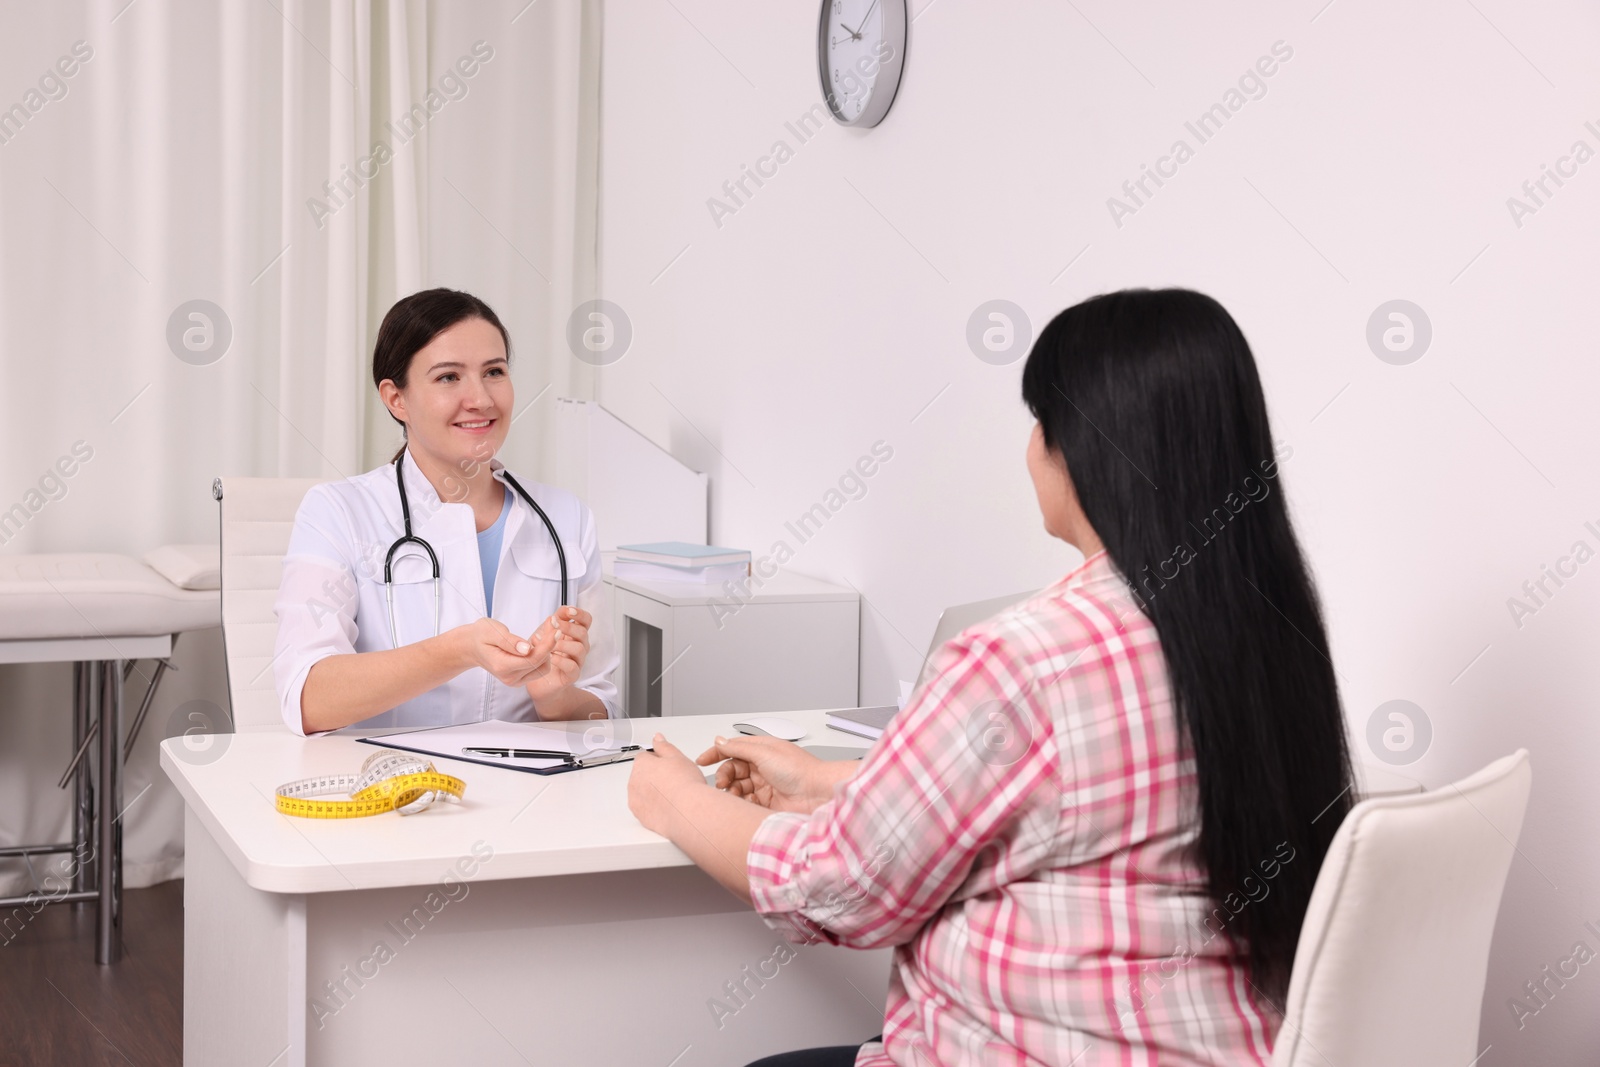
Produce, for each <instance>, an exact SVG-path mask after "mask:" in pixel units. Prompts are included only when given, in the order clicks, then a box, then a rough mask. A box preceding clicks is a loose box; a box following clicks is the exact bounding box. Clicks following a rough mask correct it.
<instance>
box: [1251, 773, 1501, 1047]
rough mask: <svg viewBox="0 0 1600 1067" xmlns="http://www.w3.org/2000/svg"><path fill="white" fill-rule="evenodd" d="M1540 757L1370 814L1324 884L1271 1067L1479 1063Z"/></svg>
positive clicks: (1346, 827) (1333, 849)
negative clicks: (1493, 968)
mask: <svg viewBox="0 0 1600 1067" xmlns="http://www.w3.org/2000/svg"><path fill="white" fill-rule="evenodd" d="M1532 778H1533V772H1532V771H1531V769H1530V768H1529V764H1528V751H1527V749H1521V750H1519V751H1517V752H1516V753H1514V754H1512V755H1510V756H1506V757H1504V758H1502V759H1498V760H1496V761H1494V762H1493V763H1491V764H1489V766H1487V767H1485V768H1484V769H1483V770H1481V771H1479V772H1478V773H1476V774H1474V775H1472V776H1470V777H1468V778H1464V779H1462V780H1461V781H1459V782H1456V783H1454V784H1452V785H1447V786H1445V787H1443V788H1441V789H1436V790H1434V791H1433V792H1431V793H1422V794H1420V795H1413V796H1397V797H1383V798H1379V799H1375V800H1366V801H1362V802H1361V803H1360V804H1357V805H1356V806H1355V807H1354V808H1353V809H1351V811H1350V814H1349V815H1348V816H1347V817H1346V818H1345V821H1344V824H1343V825H1341V826H1340V827H1339V831H1338V833H1337V834H1335V835H1334V839H1333V843H1332V845H1331V846H1330V847H1329V849H1328V855H1327V858H1326V859H1325V860H1324V861H1323V865H1322V870H1321V872H1320V873H1319V874H1318V875H1317V884H1316V888H1315V889H1314V890H1312V893H1311V903H1310V907H1309V908H1308V909H1307V912H1306V919H1305V925H1304V926H1303V927H1302V929H1301V932H1300V944H1299V947H1298V948H1297V950H1296V952H1295V960H1294V970H1293V973H1292V975H1291V977H1290V981H1289V996H1288V1003H1287V1005H1286V1007H1287V1011H1286V1013H1285V1018H1284V1024H1283V1029H1282V1030H1281V1031H1280V1032H1279V1034H1278V1042H1277V1046H1276V1048H1275V1049H1274V1051H1273V1057H1272V1063H1273V1067H1350V1065H1352V1064H1360V1065H1361V1067H1417V1065H1418V1064H1433V1063H1439V1064H1459V1065H1461V1067H1466V1065H1467V1064H1469V1063H1472V1062H1474V1058H1475V1057H1476V1056H1478V1054H1479V1049H1478V1048H1477V1047H1476V1045H1477V1041H1478V1014H1479V1009H1480V1007H1481V1005H1482V1003H1483V988H1484V979H1485V975H1486V972H1487V970H1488V964H1489V941H1490V938H1491V936H1492V935H1493V933H1494V924H1495V916H1496V914H1497V913H1498V912H1499V910H1500V894H1501V891H1502V890H1503V889H1504V888H1505V880H1506V871H1507V869H1508V868H1509V867H1510V866H1511V856H1512V853H1513V851H1514V850H1515V848H1516V841H1517V836H1518V835H1519V834H1520V833H1521V830H1522V816H1523V812H1524V811H1525V810H1526V808H1527V805H1528V790H1529V787H1530V785H1531V783H1532Z"/></svg>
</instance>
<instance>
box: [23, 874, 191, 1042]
mask: <svg viewBox="0 0 1600 1067" xmlns="http://www.w3.org/2000/svg"><path fill="white" fill-rule="evenodd" d="M8 914H9V910H8ZM122 929H123V948H122V960H121V962H119V963H117V964H114V965H113V966H110V967H101V966H99V965H97V964H96V963H95V962H94V905H93V904H83V905H71V904H57V905H52V906H51V907H48V908H44V909H42V910H40V912H39V913H38V914H37V915H36V916H34V917H33V919H32V921H30V922H29V923H28V925H27V926H26V927H25V928H24V929H23V930H22V932H21V933H20V934H18V935H17V936H16V937H14V938H13V939H12V940H11V941H9V942H3V943H0V1065H3V1067H12V1065H13V1064H15V1065H18V1067H36V1065H37V1067H55V1065H57V1064H63V1065H71V1067H78V1065H83V1067H91V1065H99V1064H116V1065H118V1067H126V1065H128V1064H133V1065H135V1067H147V1065H148V1067H165V1065H167V1064H181V1063H182V1062H183V882H181V881H177V882H167V883H164V884H162V885H158V886H152V887H151V888H149V889H129V890H125V891H124V892H123V904H122Z"/></svg>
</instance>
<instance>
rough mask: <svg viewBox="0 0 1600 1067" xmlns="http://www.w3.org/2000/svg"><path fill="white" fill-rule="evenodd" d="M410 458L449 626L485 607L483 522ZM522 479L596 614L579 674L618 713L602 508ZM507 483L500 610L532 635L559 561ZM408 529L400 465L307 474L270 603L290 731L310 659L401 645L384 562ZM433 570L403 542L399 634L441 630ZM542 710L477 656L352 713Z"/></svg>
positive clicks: (409, 484)
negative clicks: (387, 705) (444, 497)
mask: <svg viewBox="0 0 1600 1067" xmlns="http://www.w3.org/2000/svg"><path fill="white" fill-rule="evenodd" d="M403 467H404V471H405V479H406V494H407V497H408V498H409V501H410V504H411V530H412V533H413V534H415V535H417V536H419V537H421V538H423V539H424V540H426V541H427V542H428V543H429V544H431V545H432V546H433V550H434V552H435V553H436V554H437V555H438V557H439V576H440V582H439V598H440V605H439V631H440V632H441V633H443V632H444V631H446V630H449V629H451V628H452V627H456V626H460V625H463V624H464V623H469V622H473V621H474V620H477V619H480V618H482V617H483V616H484V614H485V612H484V596H483V573H482V570H481V569H480V565H479V561H478V538H477V527H476V523H475V521H474V518H473V513H472V507H471V505H468V504H464V503H444V502H442V501H441V500H440V499H439V494H438V492H437V491H436V490H435V489H434V488H433V485H432V483H430V482H429V481H428V479H427V478H426V477H424V476H423V474H422V472H421V471H420V470H419V469H418V468H417V465H416V462H415V460H414V459H413V458H412V456H411V453H410V452H409V451H408V452H407V453H406V461H405V463H404V465H403ZM490 468H491V469H492V470H493V471H494V477H495V479H496V480H497V481H499V482H500V483H501V484H502V485H504V484H505V476H504V470H505V468H504V465H503V464H501V463H500V461H499V460H491V461H490ZM517 481H518V482H519V483H520V484H521V485H522V487H523V488H524V489H526V490H527V491H528V493H529V495H531V496H532V497H533V499H534V500H536V501H538V503H539V506H540V507H542V508H543V509H544V510H545V514H547V515H549V516H550V521H551V522H553V523H554V524H555V527H556V529H557V530H558V531H559V532H560V534H561V543H562V547H563V548H564V549H565V550H566V556H567V585H568V589H569V592H568V596H569V597H570V598H571V602H572V603H574V604H576V605H577V606H578V607H580V608H583V609H584V610H586V611H588V612H589V614H590V615H591V616H593V622H592V623H591V624H590V627H589V654H588V657H587V658H586V659H585V661H584V665H583V670H582V673H581V676H580V677H579V679H578V682H577V684H578V686H579V687H581V688H583V689H586V690H588V691H589V692H591V693H593V694H594V695H595V696H596V697H599V698H600V701H601V702H602V703H603V704H604V705H605V707H606V711H607V713H608V714H609V715H610V716H611V717H613V718H618V717H620V716H621V714H622V712H621V710H620V702H619V701H618V699H617V687H616V684H615V683H614V682H613V681H612V674H613V672H615V670H616V668H617V665H618V662H619V657H618V654H617V647H616V641H615V640H614V638H613V636H612V626H611V618H610V615H609V614H608V613H607V612H606V611H604V610H603V609H602V607H601V599H602V588H601V584H600V548H599V539H598V537H597V536H596V534H595V526H594V515H593V513H591V512H590V510H589V508H588V507H587V506H586V505H585V504H584V503H583V502H582V501H581V500H579V499H578V498H577V497H576V496H574V495H573V494H571V493H569V492H567V491H566V490H564V489H556V488H554V487H552V486H548V485H540V484H538V483H537V482H530V481H528V480H527V479H525V478H518V479H517ZM506 489H507V492H509V493H511V497H512V500H511V512H510V514H509V515H507V516H506V526H505V531H504V534H503V536H502V538H501V544H500V566H499V569H498V570H497V571H496V572H495V579H494V617H495V618H496V619H499V620H500V621H501V622H503V623H505V624H506V626H507V627H508V628H510V630H511V632H512V633H514V634H517V635H519V636H522V637H526V636H528V635H530V634H532V633H533V631H534V630H535V629H536V628H537V627H538V625H539V623H540V622H542V621H543V620H544V619H547V618H549V617H550V615H551V614H553V613H554V612H555V610H556V608H557V607H558V606H559V602H560V599H561V568H560V565H559V563H558V561H557V557H556V550H555V547H554V546H553V545H552V544H551V543H550V533H549V530H547V529H546V528H545V525H544V522H543V521H542V520H541V519H540V518H539V516H538V515H536V514H535V513H534V511H533V509H532V508H530V507H528V504H527V501H525V500H523V499H522V497H521V496H519V495H518V494H517V493H516V491H515V490H514V489H511V487H510V486H509V485H508V486H506ZM403 529H404V527H403V524H402V522H401V516H400V496H399V493H398V491H397V490H396V487H395V481H394V464H392V463H386V464H384V465H383V466H382V467H379V468H377V469H376V470H370V471H368V472H367V473H365V474H361V475H357V476H356V477H354V478H347V479H345V480H344V481H340V482H327V483H324V484H322V485H316V486H313V487H312V488H311V490H310V491H309V492H308V493H306V495H305V499H304V500H303V501H302V502H301V504H300V510H299V512H298V513H297V514H296V515H295V521H294V530H293V532H292V533H291V534H290V536H289V550H288V552H287V554H286V555H285V556H284V558H283V577H282V580H281V581H280V583H279V586H278V597H277V601H276V603H275V606H274V610H275V611H276V613H277V616H278V639H277V647H276V649H275V651H274V658H273V675H274V681H275V683H276V685H277V690H278V701H279V706H280V708H281V709H282V712H283V721H284V722H285V723H286V724H288V727H289V729H291V730H293V731H294V732H295V733H298V734H302V735H303V734H304V733H305V730H304V726H303V723H302V721H301V717H300V694H301V691H302V690H303V689H304V688H305V684H306V674H307V673H308V672H309V671H310V670H311V665H312V664H313V663H316V662H317V661H318V660H320V659H322V658H324V657H326V656H332V655H337V654H339V653H345V652H372V651H376V650H380V649H388V648H392V647H394V646H393V645H392V644H391V643H390V638H389V616H388V608H387V604H386V601H385V596H384V585H383V561H384V557H385V556H386V555H387V554H388V551H389V546H390V545H391V544H393V543H394V541H395V539H396V538H398V537H400V536H401V534H402V532H403ZM432 575H433V571H432V567H431V566H430V564H429V562H428V557H427V554H426V552H424V551H423V550H422V549H421V548H420V547H419V546H417V545H415V544H407V545H406V546H404V547H403V548H402V549H401V550H400V551H399V552H397V553H395V560H394V570H393V576H394V614H395V619H396V625H397V626H398V628H399V640H400V644H402V645H406V644H410V643H412V642H415V641H420V640H423V639H424V638H427V637H431V636H433V610H434V609H433V597H434V594H433V577H432ZM537 718H538V715H537V713H536V712H535V710H534V707H533V700H532V698H530V697H529V696H528V692H527V690H526V689H525V688H524V687H522V686H521V685H517V686H508V685H503V684H502V683H501V682H500V681H499V680H498V679H497V678H495V677H494V675H492V674H490V673H489V672H488V671H486V670H484V669H483V668H482V667H471V668H468V669H467V670H465V671H463V672H462V673H461V674H458V675H457V676H456V677H454V678H452V679H450V680H449V681H447V682H445V683H443V684H442V685H439V686H437V687H436V688H434V689H430V690H429V691H428V692H426V693H422V694H421V695H419V696H416V697H414V698H412V699H411V700H408V701H406V702H405V703H403V704H400V705H398V706H396V707H395V708H393V709H392V710H390V711H386V712H383V713H381V714H379V715H376V716H374V717H373V718H370V719H364V720H362V721H361V722H359V723H356V724H355V725H356V726H357V727H359V728H362V729H369V728H378V727H390V726H412V727H422V726H446V725H450V724H452V723H463V722H478V721H481V720H484V719H508V720H533V719H537Z"/></svg>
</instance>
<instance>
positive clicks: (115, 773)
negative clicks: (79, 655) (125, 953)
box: [94, 660, 122, 963]
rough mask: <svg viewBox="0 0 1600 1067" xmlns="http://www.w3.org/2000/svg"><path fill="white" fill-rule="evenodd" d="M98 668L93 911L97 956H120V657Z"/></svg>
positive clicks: (100, 958) (103, 958)
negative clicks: (96, 889) (95, 905)
mask: <svg viewBox="0 0 1600 1067" xmlns="http://www.w3.org/2000/svg"><path fill="white" fill-rule="evenodd" d="M95 666H96V667H98V668H99V674H100V694H99V696H100V701H99V703H100V736H99V738H98V741H99V748H100V796H99V801H100V803H99V809H100V810H99V814H98V818H97V820H96V822H97V824H98V825H97V826H96V830H97V831H98V834H97V837H98V845H99V847H98V848H97V849H96V851H97V852H98V854H99V865H98V871H97V873H98V875H99V888H100V901H99V905H98V909H97V911H96V913H95V945H94V960H95V962H96V963H116V962H117V960H119V959H121V958H122V820H121V818H120V816H121V814H122V813H121V810H120V808H121V804H122V745H121V740H122V738H121V730H120V729H119V728H118V727H119V725H120V723H121V715H122V661H120V660H103V661H101V662H100V663H98V664H96V665H95Z"/></svg>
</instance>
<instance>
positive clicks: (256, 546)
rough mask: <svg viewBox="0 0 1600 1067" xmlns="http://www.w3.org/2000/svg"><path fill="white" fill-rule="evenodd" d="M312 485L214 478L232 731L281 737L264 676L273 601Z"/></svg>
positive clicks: (273, 636) (270, 685)
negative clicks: (267, 731) (292, 533)
mask: <svg viewBox="0 0 1600 1067" xmlns="http://www.w3.org/2000/svg"><path fill="white" fill-rule="evenodd" d="M323 480H324V479H320V478H218V479H217V480H216V481H214V482H212V483H211V495H212V496H214V497H216V498H217V510H218V514H219V515H220V519H221V526H222V651H223V658H224V660H225V661H226V664H227V669H228V701H229V703H230V704H231V705H232V712H231V714H232V716H233V728H234V730H235V731H245V730H263V729H272V728H277V729H280V730H286V729H288V727H286V726H284V724H283V716H282V714H281V713H280V712H279V710H278V691H277V687H276V685H275V684H274V682H273V677H272V652H273V646H274V645H275V644H276V643H277V637H278V618H277V616H276V615H274V614H273V611H272V605H273V601H274V600H276V599H277V596H278V581H279V579H280V578H281V577H282V572H283V556H284V553H285V552H287V551H288V550H289V533H290V531H291V530H293V529H294V516H295V512H296V511H298V510H299V509H300V500H301V498H303V497H304V496H305V495H306V491H307V490H308V489H310V488H311V487H312V486H313V485H316V484H318V483H319V482H321V481H323Z"/></svg>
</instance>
